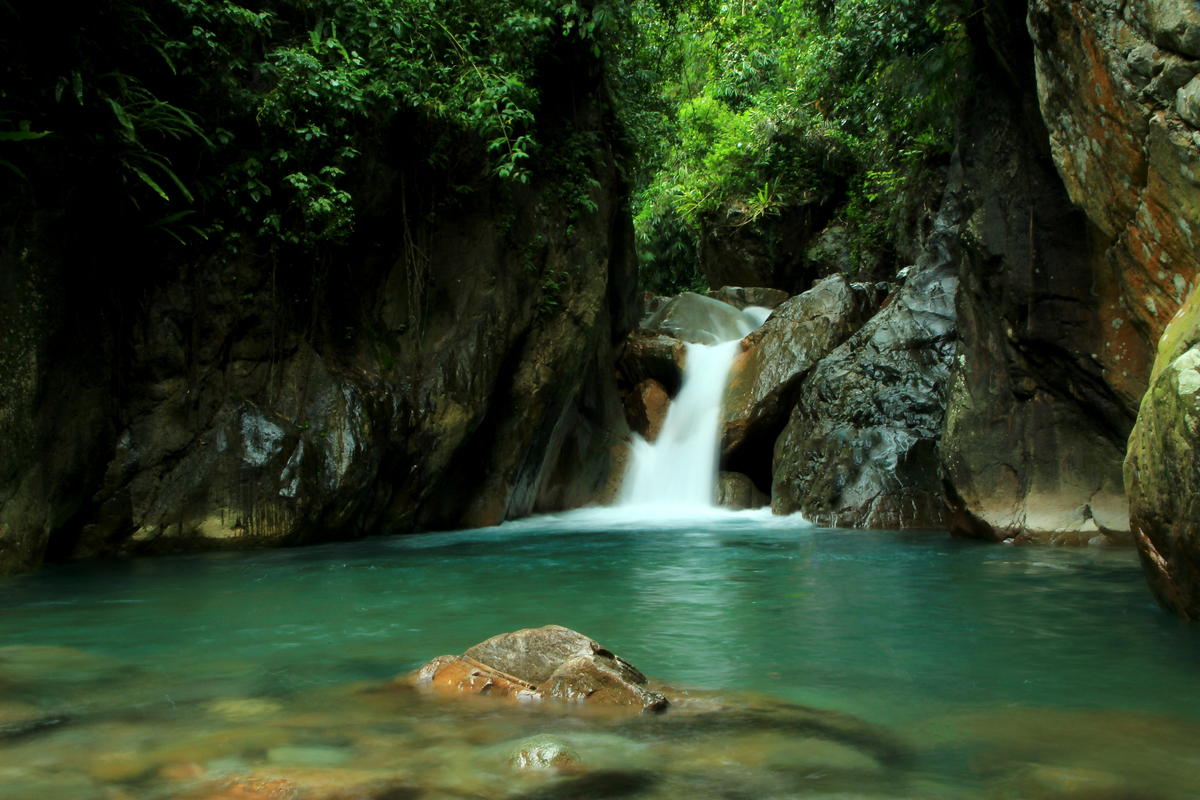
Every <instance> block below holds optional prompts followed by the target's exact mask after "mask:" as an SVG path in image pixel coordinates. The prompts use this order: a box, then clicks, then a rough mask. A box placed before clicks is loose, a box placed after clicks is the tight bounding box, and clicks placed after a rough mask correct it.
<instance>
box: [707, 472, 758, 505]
mask: <svg viewBox="0 0 1200 800" xmlns="http://www.w3.org/2000/svg"><path fill="white" fill-rule="evenodd" d="M713 502H714V503H716V504H717V505H719V506H721V507H722V508H728V509H729V510H731V511H743V510H745V509H749V508H763V507H764V506H769V505H770V504H771V498H769V497H767V496H766V495H765V494H763V493H762V492H760V491H759V490H758V487H757V486H755V485H754V481H752V480H750V478H749V476H747V475H743V474H742V473H740V472H726V471H724V470H722V471H721V473H720V474H719V475H717V485H716V489H715V491H714V493H713Z"/></svg>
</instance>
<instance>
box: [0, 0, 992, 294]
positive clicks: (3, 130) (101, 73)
mask: <svg viewBox="0 0 1200 800" xmlns="http://www.w3.org/2000/svg"><path fill="white" fill-rule="evenodd" d="M962 12H963V9H959V8H957V7H954V6H952V5H951V4H950V3H949V2H947V1H946V0H901V1H900V2H884V0H759V1H758V2H755V1H754V0H733V1H732V2H728V3H717V2H713V0H690V1H689V0H655V1H653V2H652V1H651V0H608V2H589V1H588V0H570V1H569V2H563V0H438V2H436V3H433V2H428V0H246V2H243V3H234V2H232V0H164V2H161V3H154V4H151V3H146V2H139V0H98V2H96V3H92V4H87V5H86V6H85V7H82V8H81V9H79V10H78V11H77V12H75V16H74V17H73V18H72V20H71V25H70V26H69V28H70V31H71V33H68V34H64V33H63V32H62V30H63V29H62V27H61V26H60V25H57V24H55V22H56V20H55V19H54V18H53V15H54V14H55V13H56V11H55V9H54V8H53V7H52V6H51V4H39V5H37V6H34V5H31V4H16V3H14V2H11V0H0V48H3V51H4V52H5V54H6V58H7V61H8V63H9V65H10V66H9V67H8V69H7V72H6V73H5V79H4V85H3V88H2V90H0V172H3V173H4V175H5V176H6V177H4V178H3V179H4V180H8V181H10V182H12V181H20V182H25V183H28V182H37V181H39V180H43V179H44V178H45V175H44V174H43V172H44V171H39V170H41V169H42V167H43V166H44V165H47V164H53V165H55V168H56V169H69V170H71V171H72V172H74V173H76V174H86V175H87V177H88V181H89V182H90V183H91V184H93V185H94V186H95V187H96V188H97V190H98V191H102V192H103V193H104V195H105V196H106V197H107V198H110V199H111V202H113V203H115V204H118V205H119V206H121V207H124V208H126V209H127V212H128V214H129V215H131V217H132V218H134V219H137V220H141V222H142V223H143V224H144V225H145V226H147V227H149V228H152V229H155V230H158V231H161V232H162V233H163V234H164V235H169V236H171V237H174V238H175V239H178V240H180V241H183V242H186V243H189V244H191V243H194V242H199V241H200V240H201V239H202V238H203V239H208V240H210V241H214V240H216V241H220V240H221V239H222V237H229V236H231V232H232V231H235V230H236V231H240V232H242V233H243V234H244V233H246V232H249V233H250V234H252V235H256V236H258V237H260V238H261V239H263V240H265V241H267V242H270V243H271V247H293V248H303V249H306V250H313V249H321V248H329V247H336V246H337V245H338V244H339V243H341V242H343V241H345V239H346V237H347V236H348V235H349V234H350V232H351V231H352V230H353V228H354V222H355V210H356V203H357V202H358V199H357V198H356V197H355V196H354V187H355V184H354V181H353V180H351V179H349V178H348V177H347V176H348V174H349V173H352V172H353V169H354V164H355V160H356V159H357V158H359V157H360V156H361V153H362V152H363V150H364V147H365V145H366V143H369V142H371V141H373V140H378V139H379V138H380V137H381V136H382V134H383V131H384V130H386V129H387V128H388V127H389V126H395V125H398V124H402V125H404V126H406V127H407V128H409V129H410V130H411V131H413V135H412V137H411V138H412V140H413V141H414V142H418V143H419V144H420V148H421V151H422V157H423V158H424V160H425V161H426V162H427V163H428V164H430V165H432V166H434V167H436V168H438V169H440V170H442V171H443V172H444V173H445V174H446V175H447V176H448V179H447V181H446V183H445V185H444V187H443V192H444V195H445V196H444V197H443V198H441V199H440V200H438V201H437V202H434V203H431V204H430V205H429V206H428V208H427V209H426V212H431V211H436V209H437V207H438V205H439V203H447V202H453V200H454V195H455V194H456V193H465V192H469V191H472V190H473V189H474V188H477V186H478V184H479V181H478V173H479V172H480V166H481V165H480V163H479V161H480V157H479V154H480V153H484V154H486V155H485V156H484V160H485V162H486V163H485V164H484V165H483V167H482V168H483V171H484V172H485V173H486V174H488V175H490V181H492V182H493V183H494V184H496V185H503V184H505V183H514V182H515V183H521V182H525V181H527V180H528V178H529V175H530V171H531V170H536V169H547V168H552V167H554V166H555V165H557V168H559V169H562V170H564V171H565V173H566V174H565V178H566V180H564V182H563V183H564V185H565V186H566V187H567V189H566V190H567V191H568V192H570V193H571V194H572V196H573V197H574V200H575V202H576V203H577V204H578V205H580V206H581V210H586V206H587V203H588V200H587V186H588V176H587V175H586V172H580V168H579V166H578V164H579V160H578V159H572V158H570V157H565V158H564V157H563V151H564V148H565V149H566V151H567V153H568V155H569V153H570V151H571V150H573V149H583V148H586V147H587V146H588V144H589V143H588V142H586V141H568V142H561V141H556V142H549V141H544V138H545V137H541V136H539V130H538V110H539V92H538V81H539V75H538V69H539V63H538V58H539V56H540V55H541V54H544V53H545V52H546V51H547V49H549V48H550V47H551V46H552V45H553V43H554V42H556V41H557V42H561V41H564V40H566V41H570V42H572V43H573V45H574V46H577V47H581V48H588V49H591V50H593V52H594V53H595V54H596V55H597V56H601V57H603V58H604V59H605V60H606V61H607V63H608V66H609V75H610V78H611V80H610V86H611V88H612V94H613V96H614V100H615V103H616V106H617V112H618V117H619V119H620V120H621V122H622V124H623V126H624V129H625V131H626V141H627V143H628V147H627V151H626V153H625V157H626V171H627V175H628V176H629V178H630V181H631V183H632V184H633V185H634V188H635V190H636V200H635V209H634V211H635V213H636V215H637V230H638V234H639V251H640V254H641V257H642V262H643V274H644V278H645V282H646V283H647V285H650V286H654V287H657V288H661V289H678V288H683V287H686V286H691V285H698V284H699V283H700V282H701V279H700V277H699V275H698V274H697V272H696V257H695V254H696V241H697V236H698V235H699V230H700V228H701V226H702V225H703V224H704V223H705V220H711V219H714V218H716V217H717V216H718V215H719V214H721V213H722V212H724V211H726V210H728V209H730V208H734V207H736V208H737V209H738V210H739V212H741V213H742V218H743V219H745V220H746V221H754V220H757V219H760V218H763V217H769V216H770V215H772V214H776V213H778V212H779V211H780V210H781V209H783V208H785V207H787V206H789V205H796V204H803V203H805V202H808V201H810V200H811V199H812V198H814V197H818V196H821V197H825V198H828V197H834V198H835V202H836V203H837V205H838V207H839V209H840V211H839V213H840V217H841V219H842V220H843V221H844V223H845V224H846V226H847V228H848V229H849V230H850V232H851V237H850V249H851V251H852V255H853V258H854V259H855V260H856V263H858V262H864V261H866V260H869V259H870V258H872V257H874V256H873V253H874V251H876V250H878V249H879V248H880V247H881V246H883V245H881V243H883V244H886V243H887V242H888V241H889V240H890V238H891V237H894V235H895V233H894V231H895V229H896V224H897V219H898V217H899V216H900V215H902V211H903V203H904V192H903V191H902V190H901V189H902V187H903V186H904V185H905V184H906V182H907V181H908V180H909V178H911V177H912V174H913V173H914V171H915V170H918V169H919V168H920V167H921V166H922V164H924V163H925V162H926V161H928V160H929V159H931V158H937V157H939V156H941V155H943V154H944V153H945V152H946V151H947V149H948V147H949V142H950V138H951V127H952V121H953V118H954V114H953V110H954V108H955V105H956V102H957V97H958V94H959V93H960V90H961V89H960V87H961V85H962V79H961V73H962V65H963V64H964V63H965V59H966V57H967V55H968V53H967V45H966V37H965V35H964V33H963V26H962V23H961V14H962ZM555 153H557V155H555ZM572 170H574V171H572Z"/></svg>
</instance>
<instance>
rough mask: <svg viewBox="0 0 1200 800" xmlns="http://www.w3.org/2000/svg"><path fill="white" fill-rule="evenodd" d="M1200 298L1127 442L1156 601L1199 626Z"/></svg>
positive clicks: (1142, 548) (1166, 347) (1184, 317)
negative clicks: (1199, 453)
mask: <svg viewBox="0 0 1200 800" xmlns="http://www.w3.org/2000/svg"><path fill="white" fill-rule="evenodd" d="M1197 450H1200V294H1195V293H1193V294H1192V297H1191V299H1190V300H1189V301H1188V302H1187V304H1186V305H1185V306H1184V307H1183V308H1182V309H1181V310H1180V312H1179V313H1178V314H1177V315H1176V317H1175V319H1174V320H1173V321H1172V322H1171V325H1170V326H1169V327H1168V328H1167V333H1166V335H1165V336H1164V337H1163V340H1162V342H1161V344H1160V345H1159V350H1158V359H1157V360H1156V361H1155V362H1154V373H1153V376H1152V377H1151V380H1150V390H1149V391H1148V392H1147V393H1146V398H1145V400H1143V401H1142V408H1141V411H1140V412H1139V414H1138V420H1137V425H1136V426H1135V427H1134V430H1133V435H1132V436H1130V438H1129V454H1128V456H1127V457H1126V460H1125V486H1126V488H1127V489H1128V490H1129V503H1130V515H1131V518H1132V524H1133V532H1134V534H1135V537H1136V540H1137V546H1138V552H1139V553H1140V554H1141V558H1142V565H1143V567H1145V571H1146V577H1147V578H1148V579H1149V581H1150V588H1151V589H1152V590H1153V592H1154V595H1155V597H1157V598H1158V600H1159V602H1160V603H1162V604H1163V605H1164V606H1166V607H1167V608H1169V609H1171V610H1173V611H1175V612H1176V613H1178V614H1180V615H1181V616H1184V617H1187V618H1189V619H1194V620H1200V460H1198V459H1197V458H1196V452H1197Z"/></svg>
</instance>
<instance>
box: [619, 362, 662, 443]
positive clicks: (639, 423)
mask: <svg viewBox="0 0 1200 800" xmlns="http://www.w3.org/2000/svg"><path fill="white" fill-rule="evenodd" d="M670 406H671V396H670V395H669V394H667V389H666V387H665V386H663V385H662V384H661V383H659V382H658V381H656V380H654V379H653V378H647V379H646V380H644V381H642V382H641V383H639V384H638V385H637V386H635V387H633V390H632V391H631V392H630V393H629V395H628V396H627V397H626V398H625V402H624V407H625V419H626V421H627V422H628V423H629V428H630V430H632V431H633V432H634V433H636V434H638V435H639V436H641V437H642V438H643V439H645V440H646V441H647V442H650V443H651V444H653V443H654V440H655V439H657V438H658V434H659V433H660V432H661V431H662V426H663V421H664V420H665V419H666V418H667V410H668V409H669V408H670Z"/></svg>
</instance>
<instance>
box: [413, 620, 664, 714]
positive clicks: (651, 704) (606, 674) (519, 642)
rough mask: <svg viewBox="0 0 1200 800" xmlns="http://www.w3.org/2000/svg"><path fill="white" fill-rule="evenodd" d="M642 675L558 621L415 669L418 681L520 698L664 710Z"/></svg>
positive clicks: (494, 640) (661, 697)
mask: <svg viewBox="0 0 1200 800" xmlns="http://www.w3.org/2000/svg"><path fill="white" fill-rule="evenodd" d="M646 682H647V681H646V676H645V675H643V674H642V673H641V672H639V671H638V670H637V669H636V668H635V667H634V666H633V665H632V664H630V663H629V662H628V661H625V660H624V659H623V658H621V657H619V656H617V655H615V654H613V653H612V652H611V651H609V650H606V649H605V648H603V647H601V646H600V644H599V643H597V642H596V641H595V640H593V639H589V638H588V637H586V636H584V635H583V634H581V633H577V632H576V631H573V630H570V629H569V628H564V627H562V626H561V625H547V626H545V627H542V628H526V629H524V630H519V631H516V632H515V633H504V634H500V635H499V636H494V637H492V638H491V639H488V640H487V641H485V642H481V643H480V644H477V645H475V646H474V647H472V648H470V649H469V650H467V651H466V652H465V653H464V654H463V655H461V656H438V657H437V658H435V659H433V660H432V661H430V662H429V663H428V664H426V665H425V666H423V667H421V669H420V670H418V671H417V674H416V677H415V679H414V683H415V684H416V685H417V686H429V687H434V688H443V689H446V688H448V689H451V690H453V691H457V692H463V693H469V694H486V695H489V696H493V697H510V696H511V697H512V698H513V699H514V700H518V701H539V700H560V701H570V702H585V703H587V704H589V705H593V706H616V707H635V708H637V709H638V710H639V711H662V710H663V709H665V708H666V707H667V705H668V703H667V699H666V698H665V697H663V696H662V695H661V694H659V693H657V692H654V691H652V690H650V689H648V688H646Z"/></svg>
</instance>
